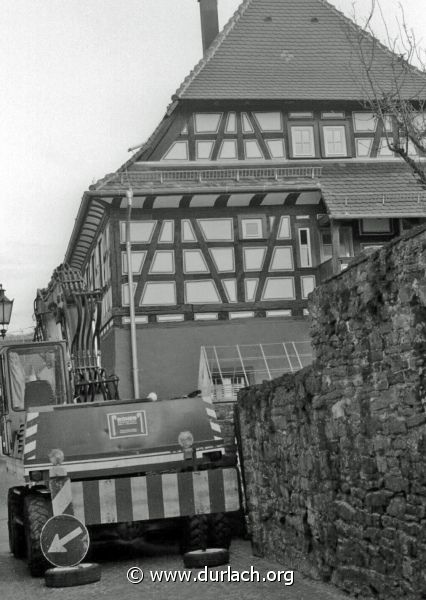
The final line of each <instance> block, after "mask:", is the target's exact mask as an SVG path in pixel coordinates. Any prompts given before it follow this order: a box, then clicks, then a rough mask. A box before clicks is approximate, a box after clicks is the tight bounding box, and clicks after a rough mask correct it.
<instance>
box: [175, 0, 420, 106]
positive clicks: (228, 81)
mask: <svg viewBox="0 0 426 600" xmlns="http://www.w3.org/2000/svg"><path fill="white" fill-rule="evenodd" d="M359 32H360V29H359V28H357V27H356V26H355V25H354V24H353V23H352V21H350V20H349V19H347V18H346V17H345V16H344V15H343V14H342V13H340V12H339V11H338V10H337V9H335V8H334V7H333V6H332V5H331V4H329V3H328V2H327V1H326V0H244V2H242V4H241V6H240V7H239V9H238V10H237V12H236V13H235V14H234V16H233V17H232V18H231V20H230V21H229V22H228V24H227V25H226V26H225V28H224V30H223V31H222V32H221V33H220V34H219V36H218V37H217V38H216V40H215V41H214V42H213V44H212V46H211V47H210V49H209V50H208V51H207V53H206V54H205V55H204V57H203V59H202V60H201V61H200V62H199V63H198V65H196V67H195V68H194V70H193V71H192V72H191V73H190V75H189V76H188V77H187V78H186V79H185V81H184V82H183V83H182V85H181V86H180V88H179V89H178V90H177V92H176V95H177V97H179V98H186V99H209V98H212V99H213V98H215V99H239V98H244V99H289V100H290V99H299V100H302V99H309V100H310V99H320V100H322V99H324V100H326V99H332V100H338V99H341V100H348V99H353V100H358V99H363V98H364V94H363V93H362V85H361V79H360V77H361V75H360V72H361V71H360V69H359V64H360V63H359V60H358V59H357V54H358V53H357V51H356V48H357V44H356V41H355V40H356V39H357V36H358V35H359ZM372 39H373V38H371V37H370V36H365V38H364V41H363V51H364V52H365V53H366V55H367V57H369V56H370V52H371V48H372V47H373V41H372ZM354 42H355V43H354ZM375 44H376V45H375V50H374V57H375V58H374V64H373V69H372V72H371V73H372V75H373V77H374V78H375V79H376V81H377V83H378V84H379V86H380V87H381V88H382V89H387V90H388V91H389V82H390V81H392V80H393V79H394V73H393V71H392V69H393V68H395V69H396V70H397V71H398V72H400V69H401V63H398V61H397V60H396V59H397V57H396V56H395V55H393V54H392V53H391V52H390V51H389V50H387V49H385V48H384V46H381V45H380V44H378V43H377V42H375ZM395 61H396V62H395ZM404 81H405V83H404V86H405V88H404V89H405V92H406V95H407V96H408V97H417V96H418V95H419V93H420V92H421V91H423V92H424V91H425V89H426V88H425V84H426V78H425V76H424V75H422V74H421V73H420V72H419V71H417V70H415V69H408V73H407V74H406V75H405V76H404Z"/></svg>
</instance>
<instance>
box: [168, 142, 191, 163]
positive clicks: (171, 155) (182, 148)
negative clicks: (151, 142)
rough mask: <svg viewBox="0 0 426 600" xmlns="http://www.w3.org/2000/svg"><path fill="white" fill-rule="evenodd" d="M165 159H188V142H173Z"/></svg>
mask: <svg viewBox="0 0 426 600" xmlns="http://www.w3.org/2000/svg"><path fill="white" fill-rule="evenodd" d="M163 160H188V142H173V144H172V145H171V146H170V148H169V149H168V150H167V152H166V153H165V154H164V156H163Z"/></svg>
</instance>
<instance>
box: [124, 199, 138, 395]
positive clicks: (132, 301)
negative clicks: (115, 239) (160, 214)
mask: <svg viewBox="0 0 426 600" xmlns="http://www.w3.org/2000/svg"><path fill="white" fill-rule="evenodd" d="M126 196H127V220H126V254H127V281H128V285H129V308H130V342H131V354H132V375H133V393H134V396H135V398H139V368H138V350H137V345H136V323H135V297H134V295H133V271H132V247H131V239H130V219H131V216H132V201H133V191H132V190H131V189H130V190H127V192H126Z"/></svg>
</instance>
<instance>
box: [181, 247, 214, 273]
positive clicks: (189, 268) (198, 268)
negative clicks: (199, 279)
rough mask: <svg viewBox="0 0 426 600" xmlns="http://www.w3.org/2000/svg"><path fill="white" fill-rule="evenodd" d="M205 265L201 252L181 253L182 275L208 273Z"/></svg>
mask: <svg viewBox="0 0 426 600" xmlns="http://www.w3.org/2000/svg"><path fill="white" fill-rule="evenodd" d="M208 271H209V270H208V267H207V263H206V261H205V258H204V256H203V253H202V252H201V250H197V249H194V250H184V251H183V272H184V273H208Z"/></svg>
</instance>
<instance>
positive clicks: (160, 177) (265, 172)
mask: <svg viewBox="0 0 426 600" xmlns="http://www.w3.org/2000/svg"><path fill="white" fill-rule="evenodd" d="M321 174H322V167H248V168H247V167H246V168H224V169H215V168H213V169H191V170H187V169H176V170H167V171H165V170H156V171H143V170H138V171H129V172H128V173H124V172H123V173H121V177H122V183H123V182H128V181H129V180H130V181H133V180H136V181H138V182H141V181H143V182H152V181H158V182H160V183H164V182H166V181H198V182H201V181H219V180H221V181H223V180H226V179H228V180H232V181H240V180H242V179H243V180H246V179H272V180H280V179H301V178H302V179H315V178H319V177H321Z"/></svg>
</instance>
